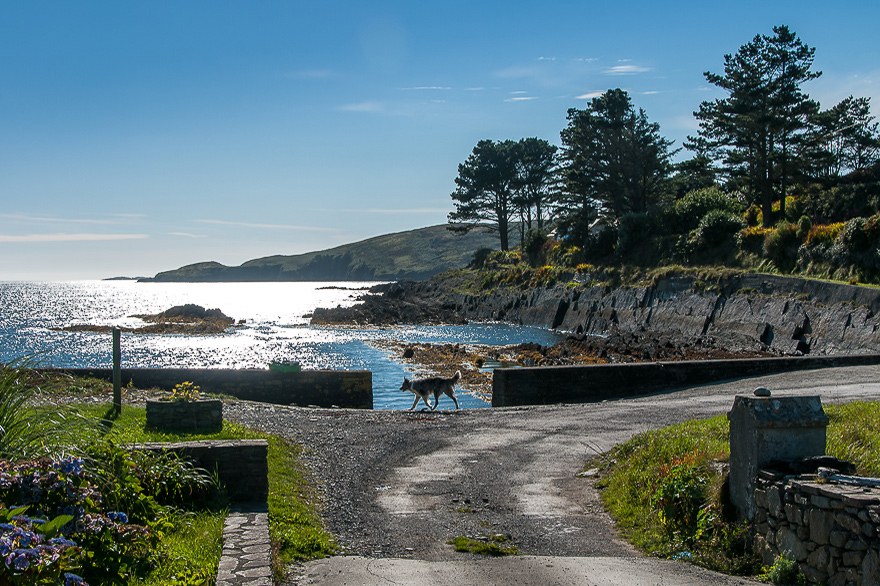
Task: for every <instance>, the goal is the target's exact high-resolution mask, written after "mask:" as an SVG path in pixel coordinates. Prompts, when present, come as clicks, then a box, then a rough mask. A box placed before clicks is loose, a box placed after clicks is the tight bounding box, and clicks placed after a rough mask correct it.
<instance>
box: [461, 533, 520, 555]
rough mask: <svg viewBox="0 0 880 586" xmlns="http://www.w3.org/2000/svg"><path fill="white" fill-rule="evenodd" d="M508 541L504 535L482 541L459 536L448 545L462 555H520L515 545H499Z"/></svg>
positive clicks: (492, 536)
mask: <svg viewBox="0 0 880 586" xmlns="http://www.w3.org/2000/svg"><path fill="white" fill-rule="evenodd" d="M506 541H508V538H507V537H506V536H504V535H490V536H488V537H485V538H482V539H473V538H471V537H465V536H463V535H459V536H458V537H455V538H454V539H450V540H449V541H447V542H446V543H447V544H448V545H451V546H453V547H454V548H455V551H459V552H462V553H475V554H478V555H489V556H504V555H519V550H518V549H517V548H516V546H514V545H508V546H503V545H498V544H499V543H504V542H506Z"/></svg>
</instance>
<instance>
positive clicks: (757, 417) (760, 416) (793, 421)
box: [727, 389, 828, 521]
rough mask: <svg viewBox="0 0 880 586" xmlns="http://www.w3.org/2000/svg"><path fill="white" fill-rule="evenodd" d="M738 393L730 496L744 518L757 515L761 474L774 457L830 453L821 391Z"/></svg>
mask: <svg viewBox="0 0 880 586" xmlns="http://www.w3.org/2000/svg"><path fill="white" fill-rule="evenodd" d="M758 391H762V392H761V393H758V392H757V391H756V395H766V396H746V395H737V396H736V397H735V398H734V401H733V407H732V408H731V410H730V412H729V413H728V414H727V419H728V421H730V499H731V501H732V502H733V505H734V506H735V507H736V510H737V512H738V514H739V516H740V517H741V518H744V519H748V520H749V521H751V520H753V519H754V518H755V477H756V476H757V473H758V470H760V469H761V468H763V467H765V466H766V465H767V464H769V463H770V462H773V461H782V462H785V461H788V462H794V461H798V460H801V459H803V458H808V457H811V456H822V455H824V454H825V428H826V427H827V426H828V417H827V416H826V415H825V411H823V409H822V402H821V401H820V400H819V397H818V396H808V397H778V398H777V397H770V396H769V395H770V393H769V392H767V390H766V389H758Z"/></svg>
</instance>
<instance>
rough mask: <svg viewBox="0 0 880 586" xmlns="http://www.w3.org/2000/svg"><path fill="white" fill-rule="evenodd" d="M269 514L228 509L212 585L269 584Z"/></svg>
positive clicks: (270, 569)
mask: <svg viewBox="0 0 880 586" xmlns="http://www.w3.org/2000/svg"><path fill="white" fill-rule="evenodd" d="M272 584H273V581H272V554H271V551H270V545H269V513H266V512H234V511H230V513H229V515H228V516H227V517H226V524H225V526H224V527H223V553H222V554H221V555H220V565H219V566H218V567H217V585H216V586H272Z"/></svg>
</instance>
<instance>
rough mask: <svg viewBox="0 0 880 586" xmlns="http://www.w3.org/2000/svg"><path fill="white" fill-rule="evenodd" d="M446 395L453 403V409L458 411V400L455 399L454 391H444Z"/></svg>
mask: <svg viewBox="0 0 880 586" xmlns="http://www.w3.org/2000/svg"><path fill="white" fill-rule="evenodd" d="M446 394H447V395H449V398H450V399H452V400H453V401H454V402H455V408H456V409H458V399H456V398H455V390H454V389H449V390H448V391H446Z"/></svg>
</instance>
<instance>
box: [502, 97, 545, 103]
mask: <svg viewBox="0 0 880 586" xmlns="http://www.w3.org/2000/svg"><path fill="white" fill-rule="evenodd" d="M537 99H538V98H536V97H535V96H520V97H518V98H507V99H506V100H504V101H505V102H528V101H530V100H537Z"/></svg>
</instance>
